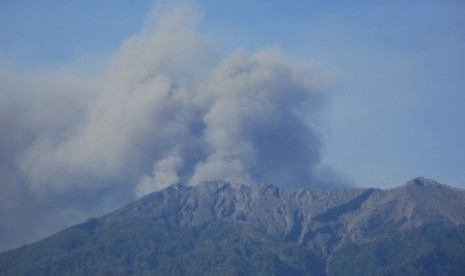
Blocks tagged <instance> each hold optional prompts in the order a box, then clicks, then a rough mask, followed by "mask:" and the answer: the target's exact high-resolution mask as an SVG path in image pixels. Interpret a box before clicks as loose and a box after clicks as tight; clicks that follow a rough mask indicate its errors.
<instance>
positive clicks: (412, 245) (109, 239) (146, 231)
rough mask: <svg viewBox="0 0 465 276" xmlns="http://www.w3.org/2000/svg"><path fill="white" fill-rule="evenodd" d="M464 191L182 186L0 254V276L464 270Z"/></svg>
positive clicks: (414, 186) (417, 186)
mask: <svg viewBox="0 0 465 276" xmlns="http://www.w3.org/2000/svg"><path fill="white" fill-rule="evenodd" d="M464 246H465V191H464V190H460V189H454V188H451V187H449V186H446V185H443V184H439V183H437V182H435V181H432V180H428V179H425V178H416V179H413V180H411V181H409V182H408V183H406V184H404V185H403V186H400V187H397V188H394V189H390V190H380V189H347V190H327V191H315V190H305V189H300V190H298V191H293V192H290V191H285V190H282V189H279V188H277V187H275V186H273V185H271V184H262V185H257V186H245V185H241V184H232V183H227V182H206V183H203V184H201V185H198V186H185V185H181V184H177V185H173V186H170V187H169V188H167V189H165V190H162V191H159V192H156V193H153V194H150V195H148V196H145V197H143V198H141V199H139V200H138V201H135V202H133V203H132V204H129V205H128V206H126V207H124V208H121V209H119V210H117V211H115V212H113V213H111V214H108V215H106V216H103V217H101V218H98V219H92V220H89V221H88V222H86V223H84V224H81V225H77V226H75V227H72V228H70V229H67V230H65V231H63V232H60V233H58V234H56V235H54V236H52V237H50V238H48V239H45V240H43V241H41V242H38V243H35V244H32V245H29V246H25V247H22V248H19V249H17V250H14V251H11V252H8V253H5V254H2V255H1V256H0V274H1V275H18V274H28V273H31V274H34V275H40V274H42V275H50V274H73V275H80V274H89V273H91V274H112V275H114V274H121V275H123V274H140V275H143V274H154V273H155V274H156V273H160V274H194V275H200V274H202V275H205V274H218V273H221V274H231V275H240V274H254V275H255V274H263V275H265V274H267V275H269V274H276V275H278V274H285V275H342V274H344V275H347V274H352V275H360V274H379V275H384V274H385V275H390V274H399V273H401V274H409V275H414V274H422V275H424V274H431V275H437V274H444V275H461V274H462V273H463V271H465V250H464V249H463V248H465V247H464Z"/></svg>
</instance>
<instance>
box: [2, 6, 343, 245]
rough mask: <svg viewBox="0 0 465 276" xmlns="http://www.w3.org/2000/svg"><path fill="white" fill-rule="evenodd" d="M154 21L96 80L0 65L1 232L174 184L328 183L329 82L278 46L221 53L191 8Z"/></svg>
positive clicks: (59, 221)
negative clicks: (324, 117) (320, 116)
mask: <svg viewBox="0 0 465 276" xmlns="http://www.w3.org/2000/svg"><path fill="white" fill-rule="evenodd" d="M155 18H156V19H155V20H152V21H153V22H152V23H151V24H148V25H147V26H146V27H145V28H144V29H143V30H142V31H141V32H140V33H139V34H136V35H134V36H132V37H130V38H129V39H127V40H126V41H125V42H124V43H123V45H122V47H121V48H120V49H119V50H118V52H117V53H115V54H114V56H113V58H112V60H111V62H110V64H109V66H108V70H107V71H106V73H105V74H104V76H102V77H101V78H99V80H97V81H96V80H94V79H90V78H86V79H82V78H79V77H77V76H75V75H72V74H70V73H64V72H50V71H47V72H46V71H43V72H35V73H31V74H28V75H27V76H24V74H23V75H22V76H21V77H18V74H14V72H12V70H8V68H6V67H5V66H3V67H2V65H1V64H0V86H1V87H0V112H1V114H0V115H1V116H0V124H1V125H0V127H1V131H2V135H1V137H0V147H1V148H0V150H1V152H2V156H1V157H0V162H1V163H0V165H1V171H0V174H1V181H2V183H1V191H0V207H1V208H2V211H3V212H2V213H1V216H2V218H1V219H2V220H1V222H0V227H1V228H0V232H1V233H0V236H3V237H5V239H8V234H10V236H11V235H12V233H17V231H16V230H15V229H16V228H20V227H24V225H23V224H24V223H23V222H21V223H20V222H19V219H14V217H16V216H23V217H22V219H23V220H24V219H28V218H27V217H28V216H29V217H30V219H29V221H30V222H29V225H30V226H31V225H39V224H41V225H43V227H44V228H45V229H46V230H43V231H42V234H43V233H47V231H50V229H57V228H59V227H63V225H66V224H68V223H72V222H74V221H76V220H77V219H81V218H82V217H85V216H87V215H89V214H96V213H99V212H101V211H102V210H106V209H105V208H110V207H105V206H111V207H113V205H118V200H119V199H121V198H124V199H125V200H129V198H128V196H127V195H128V194H133V195H136V196H142V195H145V194H147V193H150V192H152V191H155V190H158V189H161V188H164V187H166V186H168V185H170V184H173V183H176V182H183V183H188V184H191V185H195V184H197V183H200V182H201V181H204V180H228V181H234V182H243V183H247V184H255V183H259V182H263V181H271V182H273V183H275V184H277V185H281V186H291V187H297V186H310V187H320V188H321V187H324V186H325V184H324V181H322V180H321V177H318V175H319V174H320V173H321V172H318V170H319V169H318V165H319V162H320V157H321V156H320V155H321V148H322V145H321V141H320V138H319V135H318V133H317V131H316V129H315V127H314V126H315V124H316V121H315V120H314V119H313V118H315V117H316V116H315V115H316V113H317V112H318V109H319V108H320V107H321V106H322V102H323V98H324V94H323V93H322V90H323V88H324V87H325V86H326V85H327V81H325V80H321V78H314V77H313V76H312V74H311V72H310V71H309V68H308V67H307V66H305V65H304V64H299V63H297V62H295V61H293V60H291V59H290V58H288V57H286V56H285V55H284V54H283V53H281V52H280V51H279V50H264V51H260V52H257V53H252V54H250V53H247V52H245V51H236V52H235V53H233V54H229V55H227V56H225V57H221V56H220V54H218V52H217V51H215V50H214V49H213V47H211V46H210V45H209V43H208V41H207V40H206V39H205V38H204V37H203V36H202V35H200V34H198V33H196V28H197V25H198V24H197V23H198V16H197V13H196V12H195V11H193V10H192V9H191V8H189V7H186V6H181V7H178V8H175V9H173V10H171V11H170V12H168V13H166V14H164V15H160V14H158V15H156V16H155ZM335 184H339V183H335ZM20 201H23V202H22V203H18V202H20ZM24 201H27V203H25V202H24ZM77 210H79V211H77ZM33 211H34V215H32V214H31V213H32V212H33ZM32 217H34V218H35V219H34V218H32ZM52 220H53V222H51V221H52ZM48 222H50V223H49V224H50V226H49V227H48V226H47V225H49V224H47V223H48ZM44 225H45V226H44ZM26 226H27V225H26ZM15 227H16V228H15ZM29 228H30V227H29ZM47 234H48V233H47ZM18 235H19V234H18ZM29 235H30V236H31V235H32V234H30V233H29ZM37 235H40V234H37ZM25 236H27V234H23V236H22V239H27V238H25ZM18 239H20V238H18ZM2 242H3V241H2ZM1 249H2V248H0V250H1Z"/></svg>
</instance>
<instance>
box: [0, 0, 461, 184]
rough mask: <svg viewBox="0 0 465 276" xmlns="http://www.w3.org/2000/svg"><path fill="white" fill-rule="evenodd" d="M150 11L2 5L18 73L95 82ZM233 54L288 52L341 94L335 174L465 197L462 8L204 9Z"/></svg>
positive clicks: (331, 150) (413, 4)
mask: <svg viewBox="0 0 465 276" xmlns="http://www.w3.org/2000/svg"><path fill="white" fill-rule="evenodd" d="M151 5H152V3H151V1H137V2H134V1H117V2H115V1H73V2H63V1H40V2H39V1H27V0H22V1H9V0H5V1H2V2H1V3H0V41H1V43H0V57H2V59H3V60H4V61H5V62H6V63H7V64H9V65H10V66H12V67H15V68H20V69H21V70H26V71H27V70H33V69H37V68H47V67H66V68H69V67H71V68H73V66H74V67H76V68H79V70H84V71H86V70H89V71H92V70H94V69H92V68H93V67H99V64H100V63H104V62H105V60H106V59H107V58H108V57H109V56H111V54H112V53H113V52H114V51H116V50H117V49H118V48H119V47H120V44H121V42H122V41H123V40H124V39H125V38H126V37H128V36H129V35H131V34H133V33H135V32H137V31H138V30H139V29H140V28H141V26H142V25H143V24H144V22H145V20H146V18H147V14H148V13H149V11H150V8H151ZM194 5H195V6H196V7H197V8H198V9H199V10H200V11H201V14H202V17H203V19H202V23H201V29H202V32H203V33H204V34H205V35H206V36H208V37H209V39H210V40H211V41H213V42H214V43H215V44H216V46H217V47H218V48H220V49H221V50H222V51H226V52H227V51H234V50H235V49H237V48H244V49H246V50H249V51H255V50H258V49H261V48H264V47H279V48H281V49H283V50H284V51H285V52H287V53H288V54H289V55H291V56H292V57H293V58H295V59H299V60H304V61H308V62H311V63H314V64H317V66H319V67H320V68H321V70H322V71H325V72H326V73H329V74H332V75H334V76H335V77H336V78H337V79H338V81H339V83H338V85H337V86H336V87H334V88H333V89H332V90H333V91H331V96H330V101H329V104H328V107H327V109H326V111H325V114H324V116H323V121H322V125H323V130H324V133H325V134H324V136H325V144H326V145H325V153H324V162H325V163H327V164H328V165H330V166H332V167H334V168H336V169H337V170H339V171H340V172H342V173H343V174H345V175H347V176H348V177H349V178H350V179H352V180H353V182H354V183H355V184H356V185H360V186H380V187H389V186H394V185H398V184H399V183H402V182H404V181H406V180H408V179H410V178H412V177H415V176H419V175H424V176H427V177H431V178H434V179H437V180H439V181H442V182H445V183H450V184H453V185H457V186H462V187H465V171H464V170H463V166H464V165H465V145H464V144H465V142H464V141H465V112H464V111H463V110H464V109H463V104H464V103H465V96H464V93H465V78H464V77H463V74H464V72H465V29H464V28H463V26H465V22H464V21H465V16H463V15H464V13H465V4H464V3H463V2H461V1H440V2H439V1H407V2H405V1H389V2H386V1H385V2H380V3H373V2H372V1H350V2H348V1H324V2H323V1H293V2H291V3H290V2H289V1H252V2H250V1H234V2H231V3H229V2H228V3H226V2H218V1H198V2H195V3H194Z"/></svg>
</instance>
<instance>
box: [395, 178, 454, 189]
mask: <svg viewBox="0 0 465 276" xmlns="http://www.w3.org/2000/svg"><path fill="white" fill-rule="evenodd" d="M404 186H406V187H408V186H421V187H438V186H447V185H444V184H440V183H439V182H437V181H435V180H432V179H429V178H426V177H423V176H420V177H416V178H414V179H412V180H410V181H408V182H407V183H405V184H404ZM447 187H449V186H447Z"/></svg>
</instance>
